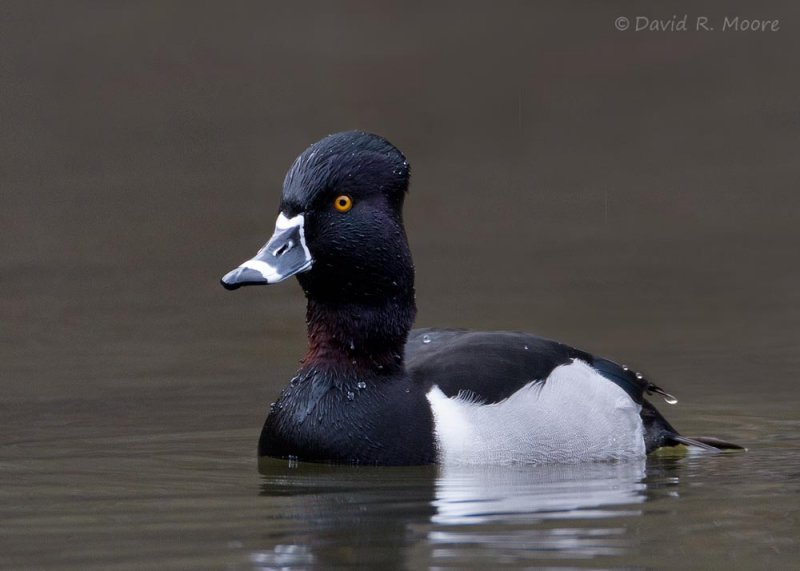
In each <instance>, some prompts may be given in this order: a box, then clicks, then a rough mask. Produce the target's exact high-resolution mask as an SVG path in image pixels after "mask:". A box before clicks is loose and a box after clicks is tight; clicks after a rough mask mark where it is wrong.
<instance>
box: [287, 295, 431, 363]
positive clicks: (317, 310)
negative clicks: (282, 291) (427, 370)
mask: <svg viewBox="0 0 800 571" xmlns="http://www.w3.org/2000/svg"><path fill="white" fill-rule="evenodd" d="M416 311H417V308H416V305H415V303H414V293H413V290H412V291H411V292H409V293H408V294H401V295H398V296H394V297H391V298H388V299H386V300H383V301H382V303H380V304H377V305H376V304H374V303H369V304H365V303H359V302H352V301H348V302H338V301H319V300H315V299H311V298H309V300H308V306H307V310H306V323H307V325H308V353H307V354H306V356H305V358H304V359H303V366H304V367H314V368H319V367H323V368H328V367H335V368H336V369H338V370H340V371H341V370H345V371H351V372H353V373H355V374H363V373H368V372H371V373H376V374H379V375H387V374H392V373H396V372H399V371H402V370H403V367H404V364H403V354H404V351H405V344H406V340H407V339H408V333H409V331H410V330H411V326H412V324H413V323H414V317H415V315H416Z"/></svg>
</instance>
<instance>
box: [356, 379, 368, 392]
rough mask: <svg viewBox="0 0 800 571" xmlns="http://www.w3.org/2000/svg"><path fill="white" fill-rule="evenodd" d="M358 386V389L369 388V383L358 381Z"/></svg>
mask: <svg viewBox="0 0 800 571" xmlns="http://www.w3.org/2000/svg"><path fill="white" fill-rule="evenodd" d="M356 387H357V388H358V390H364V389H366V388H367V383H365V382H364V381H358V383H356Z"/></svg>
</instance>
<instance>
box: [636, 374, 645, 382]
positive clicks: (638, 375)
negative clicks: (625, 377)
mask: <svg viewBox="0 0 800 571" xmlns="http://www.w3.org/2000/svg"><path fill="white" fill-rule="evenodd" d="M636 378H637V379H639V380H640V381H641V380H642V379H643V378H644V377H643V376H642V374H641V373H636Z"/></svg>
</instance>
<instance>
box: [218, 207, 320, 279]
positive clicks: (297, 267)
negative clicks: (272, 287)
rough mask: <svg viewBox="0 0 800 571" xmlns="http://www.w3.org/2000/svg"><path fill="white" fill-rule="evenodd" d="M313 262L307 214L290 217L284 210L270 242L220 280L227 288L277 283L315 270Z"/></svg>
mask: <svg viewBox="0 0 800 571" xmlns="http://www.w3.org/2000/svg"><path fill="white" fill-rule="evenodd" d="M312 263H313V260H312V258H311V253H310V252H309V251H308V246H306V237H305V233H304V232H303V215H302V214H298V215H297V216H295V217H293V218H287V217H286V216H284V215H283V213H281V214H280V215H279V216H278V221H277V222H276V223H275V233H274V234H273V235H272V238H270V240H269V242H267V244H266V245H265V246H264V247H263V248H261V249H260V250H259V251H258V254H256V255H255V257H253V258H251V259H249V260H247V261H246V262H244V263H243V264H241V265H240V266H239V267H238V268H236V269H235V270H231V271H230V272H228V273H227V274H225V275H224V276H222V280H220V281H221V282H222V285H223V286H225V288H226V289H236V288H239V287H242V286H246V285H267V284H275V283H278V282H281V281H283V280H285V279H286V278H288V277H290V276H293V275H295V274H299V273H300V272H305V271H306V270H309V269H311V264H312Z"/></svg>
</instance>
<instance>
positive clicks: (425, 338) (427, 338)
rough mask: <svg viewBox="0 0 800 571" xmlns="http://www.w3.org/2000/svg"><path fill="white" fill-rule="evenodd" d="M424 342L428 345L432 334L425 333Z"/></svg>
mask: <svg viewBox="0 0 800 571" xmlns="http://www.w3.org/2000/svg"><path fill="white" fill-rule="evenodd" d="M422 342H423V343H425V344H426V345H427V344H428V343H430V342H431V336H430V335H423V336H422Z"/></svg>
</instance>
